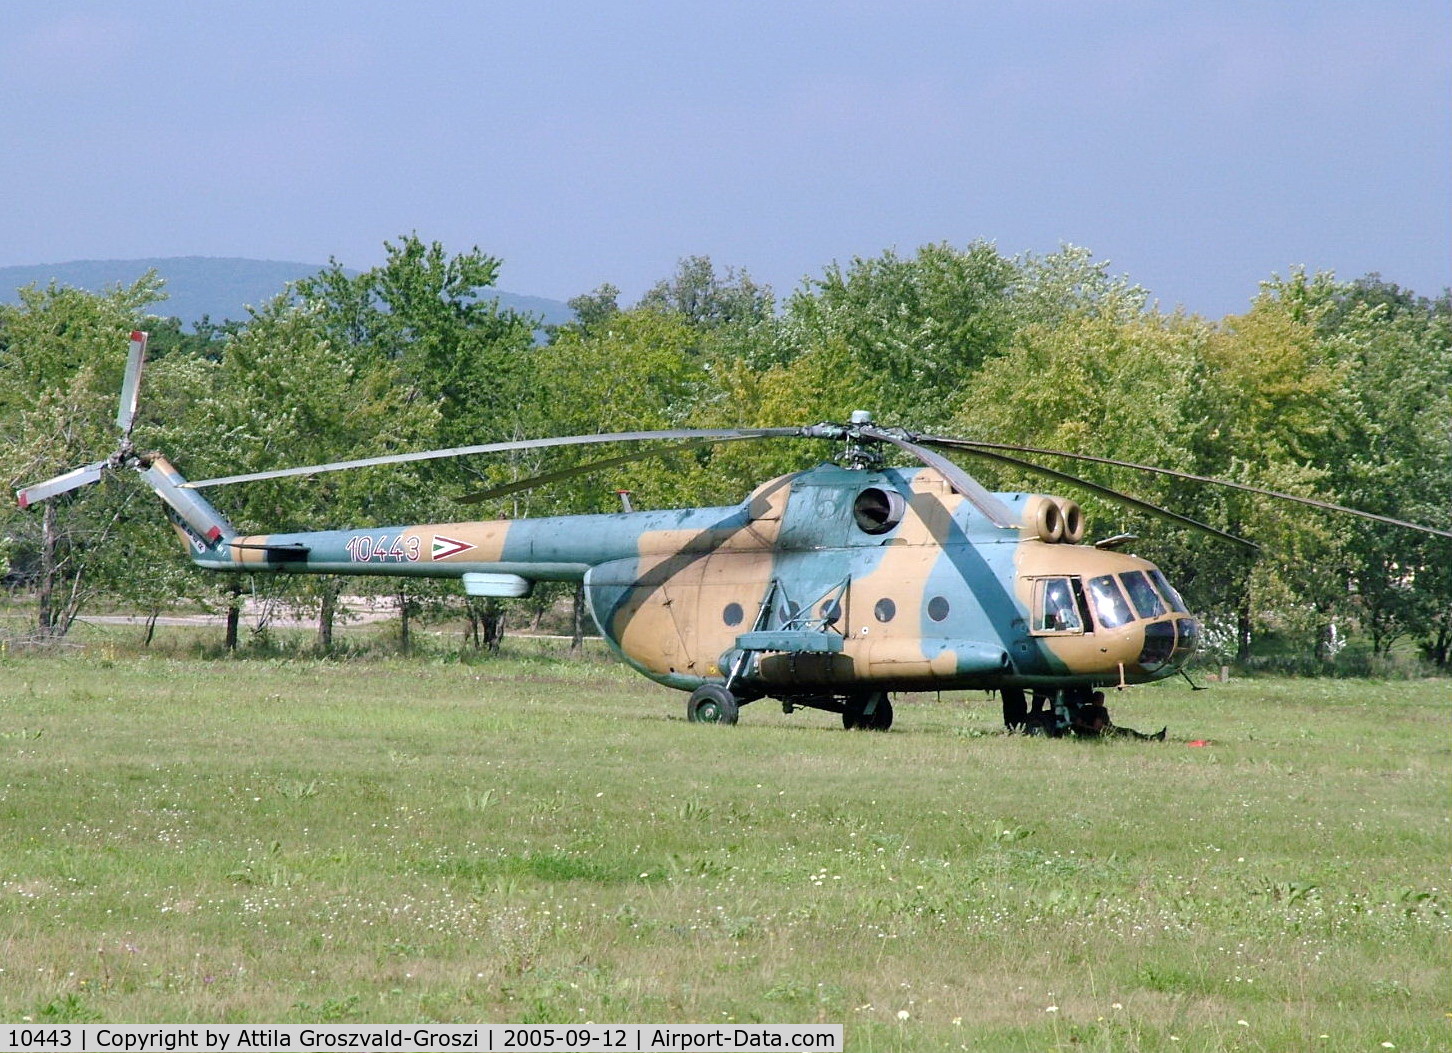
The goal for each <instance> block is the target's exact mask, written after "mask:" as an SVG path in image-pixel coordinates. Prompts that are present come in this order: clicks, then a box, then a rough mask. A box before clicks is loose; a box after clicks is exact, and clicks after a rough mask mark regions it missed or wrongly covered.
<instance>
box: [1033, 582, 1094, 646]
mask: <svg viewBox="0 0 1452 1053" xmlns="http://www.w3.org/2000/svg"><path fill="white" fill-rule="evenodd" d="M1036 591H1037V595H1036V596H1035V597H1034V601H1035V602H1034V631H1035V632H1047V633H1082V632H1083V631H1084V618H1083V616H1082V615H1081V614H1080V612H1079V604H1078V603H1076V602H1075V600H1074V588H1073V586H1072V585H1071V584H1070V579H1068V578H1041V579H1040V580H1039V583H1038V588H1037V590H1036Z"/></svg>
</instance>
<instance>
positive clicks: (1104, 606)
mask: <svg viewBox="0 0 1452 1053" xmlns="http://www.w3.org/2000/svg"><path fill="white" fill-rule="evenodd" d="M1089 598H1090V600H1091V601H1092V602H1093V604H1094V614H1095V616H1096V617H1097V618H1098V619H1099V624H1100V625H1102V626H1104V628H1106V629H1117V628H1119V626H1121V625H1127V624H1128V623H1129V622H1131V621H1133V620H1134V615H1132V614H1130V613H1129V604H1128V603H1126V602H1125V600H1124V593H1122V592H1120V591H1119V586H1118V585H1117V584H1116V583H1115V581H1114V575H1113V574H1106V575H1104V576H1103V577H1102V578H1090V579H1089Z"/></svg>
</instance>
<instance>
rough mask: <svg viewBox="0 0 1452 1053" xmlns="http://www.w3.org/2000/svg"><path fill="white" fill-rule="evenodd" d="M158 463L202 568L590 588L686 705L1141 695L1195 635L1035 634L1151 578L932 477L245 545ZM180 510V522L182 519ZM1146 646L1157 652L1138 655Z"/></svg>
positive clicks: (809, 477)
mask: <svg viewBox="0 0 1452 1053" xmlns="http://www.w3.org/2000/svg"><path fill="white" fill-rule="evenodd" d="M152 464H153V468H152V471H151V472H149V473H148V481H150V482H151V483H152V485H153V486H154V487H155V488H156V489H157V492H158V494H159V495H160V496H161V497H162V498H163V499H164V500H166V501H167V503H168V504H169V505H171V506H172V508H173V510H174V512H180V513H182V514H181V515H180V516H178V515H173V521H174V523H175V524H176V526H177V530H178V533H179V534H180V535H181V536H182V538H183V539H184V540H185V541H186V543H187V545H188V548H189V551H190V554H191V557H192V559H193V561H194V562H195V563H196V564H197V565H198V566H201V567H204V568H207V569H210V570H218V571H273V572H279V573H317V574H369V575H390V576H394V575H401V576H417V577H458V578H462V577H463V576H464V575H465V574H505V575H518V576H519V577H520V578H523V579H527V581H536V580H543V581H583V582H584V585H585V590H586V595H587V598H588V604H589V607H590V610H591V613H592V614H593V616H594V619H595V622H596V624H597V625H598V627H599V629H600V632H601V634H602V636H603V637H604V638H605V639H606V640H607V641H608V642H609V643H610V645H611V646H612V647H613V648H614V649H615V650H616V651H617V653H618V654H619V655H620V656H621V658H623V659H624V660H625V661H626V662H627V663H629V664H630V665H631V666H632V667H634V668H635V669H637V670H639V671H640V672H641V673H643V674H644V675H646V676H648V677H650V678H651V679H652V680H656V681H658V682H660V683H663V684H667V685H669V686H671V687H675V688H680V689H683V690H693V689H695V688H697V687H699V686H701V685H702V684H707V683H721V682H723V681H726V680H727V679H728V677H732V675H733V674H734V679H733V680H732V683H733V685H734V686H735V688H736V689H737V691H738V693H741V694H746V695H749V696H752V697H761V696H762V695H771V696H774V697H780V698H783V699H790V698H792V697H794V696H795V697H806V696H811V695H814V694H834V693H835V694H849V693H852V692H854V691H855V692H859V693H860V692H863V691H871V690H910V689H918V690H922V689H928V690H932V689H946V688H995V687H1006V686H1019V687H1026V688H1043V689H1046V690H1052V689H1055V688H1058V687H1061V686H1067V685H1078V686H1081V687H1082V686H1085V685H1109V684H1121V683H1142V682H1146V681H1150V680H1157V679H1161V678H1163V677H1166V676H1169V675H1171V674H1173V673H1174V672H1176V671H1177V670H1178V669H1179V667H1180V666H1181V665H1182V664H1183V663H1184V661H1185V659H1186V658H1188V656H1189V654H1190V653H1191V652H1192V651H1193V647H1194V644H1195V641H1196V640H1197V639H1198V634H1199V627H1198V625H1197V624H1196V623H1195V622H1194V620H1193V619H1192V618H1190V617H1189V616H1188V614H1186V613H1184V612H1183V609H1181V610H1180V611H1179V612H1178V613H1176V612H1175V611H1174V610H1172V609H1170V608H1171V607H1172V606H1180V605H1179V601H1178V597H1174V598H1173V600H1171V599H1170V597H1168V596H1166V597H1165V599H1166V601H1167V602H1166V604H1165V607H1166V610H1165V613H1164V614H1162V615H1159V616H1155V617H1151V618H1141V617H1135V618H1132V620H1130V621H1129V622H1128V623H1127V624H1125V625H1123V626H1120V627H1118V628H1113V629H1106V628H1103V627H1102V626H1101V625H1099V624H1098V622H1097V620H1095V619H1091V618H1089V617H1088V610H1087V608H1085V604H1084V602H1083V601H1082V600H1081V601H1080V606H1081V608H1085V616H1086V617H1085V620H1086V621H1087V622H1088V625H1087V626H1085V627H1084V628H1087V630H1088V631H1082V629H1081V631H1044V630H1041V629H1040V630H1036V629H1035V628H1034V626H1033V617H1034V616H1033V607H1034V602H1035V594H1034V589H1035V583H1036V582H1037V581H1039V580H1041V579H1044V578H1047V577H1067V578H1075V579H1080V580H1082V581H1085V582H1087V581H1089V580H1090V579H1091V578H1095V577H1098V576H1101V575H1106V574H1120V573H1124V572H1127V571H1136V570H1138V571H1144V572H1149V571H1152V570H1153V567H1152V566H1151V564H1149V563H1148V562H1146V561H1145V560H1142V559H1139V558H1137V557H1135V556H1132V555H1128V554H1125V553H1121V552H1118V551H1113V550H1107V549H1097V548H1094V547H1091V546H1086V545H1079V544H1065V543H1051V542H1046V541H1044V540H1041V539H1040V536H1039V535H1038V534H1037V533H1036V532H1035V528H1034V527H1033V526H1032V525H1025V526H1021V527H1018V528H1016V529H1013V528H1010V529H1004V528H1001V527H996V526H994V525H993V524H991V523H990V522H989V521H987V520H986V519H985V518H984V517H983V515H982V514H981V513H979V512H978V511H977V510H976V509H975V508H974V507H973V506H972V505H971V504H970V503H969V502H968V501H967V500H965V499H964V498H963V497H961V496H959V495H958V494H957V493H956V492H954V491H953V490H952V489H951V488H950V486H949V485H948V483H947V482H946V480H945V479H944V478H943V476H942V475H940V474H939V473H938V472H937V471H936V470H935V469H933V468H912V469H894V468H888V469H877V470H871V469H866V470H858V469H848V468H843V467H839V466H837V465H833V464H822V465H819V466H817V467H815V468H812V469H810V470H807V471H804V472H799V473H795V474H793V475H788V476H783V477H781V478H778V479H774V480H771V481H769V482H767V483H764V484H762V485H761V486H759V487H758V488H757V489H756V490H755V491H754V492H753V493H752V494H751V495H750V496H749V497H748V498H747V499H746V500H745V501H743V502H742V503H741V504H739V505H731V506H725V507H719V508H696V509H685V510H676V511H640V512H625V513H618V514H610V515H585V516H561V517H553V518H540V519H521V520H512V521H511V520H496V521H482V522H460V523H438V524H427V525H414V526H398V527H381V528H376V529H367V530H332V531H318V532H308V533H291V534H265V535H254V536H246V537H242V536H237V535H236V533H235V531H233V530H232V528H231V526H230V525H229V524H228V523H227V522H226V520H225V518H223V517H222V516H221V515H220V513H218V512H217V511H216V509H215V508H213V507H212V506H211V505H210V504H208V503H207V502H206V501H205V500H204V499H203V498H201V497H200V496H199V495H198V493H197V492H196V491H194V490H190V489H184V488H182V487H183V486H184V481H183V480H182V479H181V477H180V475H179V474H177V473H176V472H175V469H173V468H171V466H170V465H169V464H166V463H165V461H164V460H162V459H160V458H155V459H154V461H153V462H152ZM868 489H876V490H878V491H881V492H882V493H883V494H886V495H897V496H896V497H893V498H892V500H893V501H894V502H895V505H894V507H896V508H899V509H900V519H899V520H898V521H896V522H895V523H894V524H890V525H889V526H888V527H887V528H886V529H882V530H879V531H877V532H874V533H870V532H868V531H867V530H866V529H864V528H863V527H861V526H859V524H858V521H857V520H856V518H855V517H854V502H855V501H857V499H858V496H859V495H861V494H864V492H865V491H867V490H868ZM997 496H998V497H999V499H1000V500H1002V501H1003V502H1004V504H1005V505H1006V506H1007V507H1008V508H1009V509H1011V510H1012V511H1014V512H1015V513H1017V514H1018V515H1019V520H1020V522H1021V523H1024V524H1033V523H1034V522H1035V520H1036V517H1037V515H1038V513H1039V511H1040V509H1041V506H1042V505H1043V503H1044V502H1050V501H1052V502H1058V503H1060V506H1061V507H1063V502H1062V499H1058V498H1051V497H1046V496H1044V495H1038V494H1023V493H1003V494H999V495H997ZM181 501H188V502H192V505H191V507H190V508H188V509H185V510H183V509H182V508H181V506H180V504H179V502H181ZM182 520H185V521H186V523H190V524H191V525H190V526H188V525H185V524H184V523H183V522H182ZM199 524H201V525H204V526H206V527H207V529H205V530H203V529H199ZM521 584H523V583H521ZM1075 588H1076V590H1077V589H1078V588H1079V586H1078V585H1076V586H1075ZM793 615H795V616H796V619H797V621H795V622H793V621H792V620H791V619H792V617H793ZM828 615H835V617H828ZM793 628H795V629H798V630H802V631H803V632H804V633H805V634H806V635H801V634H800V633H799V635H798V636H795V637H792V636H790V634H789V636H788V637H786V638H783V640H784V643H783V645H782V648H781V649H777V650H773V649H770V648H752V649H749V650H748V652H747V653H745V654H743V653H742V651H741V650H739V649H738V648H739V647H740V646H742V645H741V644H740V642H739V638H740V637H741V635H742V634H743V633H748V632H751V631H752V630H773V629H788V630H790V629H793ZM1147 634H1148V635H1150V636H1154V637H1155V638H1156V640H1155V646H1153V647H1151V648H1150V651H1148V652H1147V651H1146V645H1147V643H1149V642H1150V641H1148V640H1147ZM829 638H835V639H829ZM802 640H818V641H821V640H828V642H829V643H830V644H831V646H830V647H826V646H818V645H813V644H802V643H801V641H802ZM1151 652H1152V653H1151ZM1172 652H1173V653H1172ZM1146 655H1148V657H1146Z"/></svg>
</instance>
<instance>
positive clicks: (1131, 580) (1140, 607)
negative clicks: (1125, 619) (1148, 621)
mask: <svg viewBox="0 0 1452 1053" xmlns="http://www.w3.org/2000/svg"><path fill="white" fill-rule="evenodd" d="M1119 580H1120V581H1122V582H1124V588H1125V591H1127V592H1128V593H1129V599H1130V602H1131V603H1133V604H1134V609H1135V610H1136V611H1138V612H1139V616H1140V617H1141V618H1155V617H1158V616H1159V615H1161V614H1164V613H1165V605H1164V604H1163V603H1161V602H1160V597H1159V594H1158V593H1157V592H1155V589H1154V586H1153V585H1151V584H1150V583H1149V578H1147V577H1145V576H1144V572H1143V571H1140V570H1131V571H1129V572H1128V573H1125V574H1121V575H1120V576H1119Z"/></svg>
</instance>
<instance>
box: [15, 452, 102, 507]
mask: <svg viewBox="0 0 1452 1053" xmlns="http://www.w3.org/2000/svg"><path fill="white" fill-rule="evenodd" d="M106 464H107V462H105V461H97V462H96V463H95V464H88V465H86V466H85V467H84V468H76V469H73V470H72V471H69V472H66V473H65V474H64V475H57V476H55V477H54V478H52V479H47V480H46V481H45V482H43V483H36V484H35V485H34V486H27V487H26V488H25V489H23V490H17V491H15V500H16V502H18V503H19V505H20V507H21V508H29V507H30V506H31V505H33V504H35V503H36V502H37V501H45V500H48V499H50V498H52V497H56V496H58V495H60V494H64V493H67V492H69V491H71V490H76V489H79V488H80V487H82V486H88V485H89V484H91V483H98V482H100V481H101V474H102V473H103V472H104V471H105V470H106Z"/></svg>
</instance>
